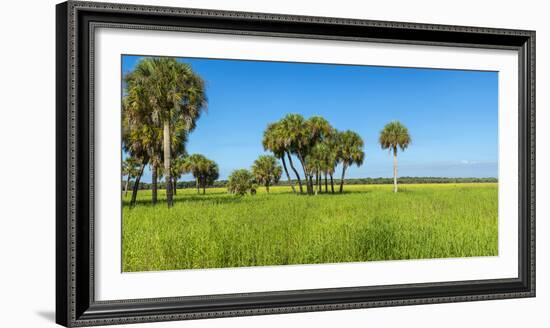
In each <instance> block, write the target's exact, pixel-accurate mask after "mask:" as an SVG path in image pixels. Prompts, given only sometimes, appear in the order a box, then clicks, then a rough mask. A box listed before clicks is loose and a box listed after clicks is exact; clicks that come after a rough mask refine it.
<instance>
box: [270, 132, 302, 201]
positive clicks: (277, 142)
mask: <svg viewBox="0 0 550 328" xmlns="http://www.w3.org/2000/svg"><path fill="white" fill-rule="evenodd" d="M281 127H282V125H281V124H280V123H279V122H277V123H271V124H269V125H268V126H267V128H266V129H265V131H264V136H263V139H262V145H263V146H264V150H269V151H271V152H272V153H273V155H275V157H276V158H278V159H280V160H281V162H282V163H283V169H284V171H285V174H286V178H287V179H288V183H289V184H290V188H292V192H294V193H296V189H295V188H294V184H293V183H292V179H291V178H290V174H288V169H287V167H286V160H285V156H286V155H287V150H286V149H285V146H284V143H283V138H281V136H282V129H281ZM289 156H290V155H289ZM295 173H296V177H297V180H298V183H299V185H300V191H301V190H302V181H300V176H299V175H298V173H297V172H295Z"/></svg>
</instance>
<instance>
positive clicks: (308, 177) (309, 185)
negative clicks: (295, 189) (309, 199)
mask: <svg viewBox="0 0 550 328" xmlns="http://www.w3.org/2000/svg"><path fill="white" fill-rule="evenodd" d="M297 155H298V160H299V161H300V164H302V169H303V170H304V176H305V177H306V189H307V194H308V195H311V194H312V193H313V190H312V182H311V175H310V174H309V172H308V171H307V169H306V162H305V161H304V158H303V156H302V154H301V153H300V152H298V153H297Z"/></svg>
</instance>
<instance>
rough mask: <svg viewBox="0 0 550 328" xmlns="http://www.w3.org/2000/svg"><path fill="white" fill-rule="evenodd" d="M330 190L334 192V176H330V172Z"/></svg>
mask: <svg viewBox="0 0 550 328" xmlns="http://www.w3.org/2000/svg"><path fill="white" fill-rule="evenodd" d="M330 190H331V191H332V193H333V194H334V177H333V176H332V173H331V174H330Z"/></svg>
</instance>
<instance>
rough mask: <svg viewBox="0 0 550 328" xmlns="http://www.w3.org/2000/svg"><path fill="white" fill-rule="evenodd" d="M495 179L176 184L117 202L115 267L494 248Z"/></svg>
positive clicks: (350, 258)
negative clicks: (242, 186) (168, 198)
mask: <svg viewBox="0 0 550 328" xmlns="http://www.w3.org/2000/svg"><path fill="white" fill-rule="evenodd" d="M497 192H498V185H497V184H496V183H483V184H482V183H477V184H466V183H464V184H430V185H428V184H418V185H400V189H399V192H398V193H397V194H394V193H393V192H392V186H391V185H349V186H345V193H344V194H334V195H332V194H319V195H317V196H305V195H301V196H300V195H294V194H292V193H291V192H290V187H272V188H271V193H270V194H266V193H265V189H264V188H259V190H258V194H257V195H255V196H244V197H238V196H234V195H230V194H228V193H227V192H226V190H225V188H219V189H217V188H211V189H207V191H206V195H197V194H196V191H195V190H194V189H179V190H178V191H177V196H176V198H175V204H174V207H173V208H172V209H168V208H167V207H166V204H165V203H164V202H163V200H164V194H163V193H162V191H161V192H159V204H157V205H156V206H152V205H151V204H150V199H151V194H150V191H140V192H139V193H138V205H137V206H135V207H134V208H132V209H131V208H130V207H129V206H128V199H129V197H130V193H128V196H127V197H125V199H124V204H123V225H122V227H123V240H122V246H123V254H122V255H123V256H122V260H123V271H125V272H131V271H150V270H174V269H198V268H225V267H242V266H257V265H281V264H312V263H337V262H363V261H376V260H398V259H421V258H445V257H468V256H495V255H497V254H498V218H497V214H498V196H497Z"/></svg>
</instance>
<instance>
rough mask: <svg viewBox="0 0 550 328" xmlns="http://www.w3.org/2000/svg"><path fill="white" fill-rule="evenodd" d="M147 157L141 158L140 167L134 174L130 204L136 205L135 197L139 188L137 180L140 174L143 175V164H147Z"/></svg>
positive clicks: (139, 178)
mask: <svg viewBox="0 0 550 328" xmlns="http://www.w3.org/2000/svg"><path fill="white" fill-rule="evenodd" d="M147 161H148V160H147V159H143V163H141V168H140V169H139V173H138V175H137V176H136V180H134V186H133V187H132V200H131V201H130V206H134V205H136V198H137V193H138V189H139V181H140V180H141V176H142V175H143V170H144V169H145V165H147Z"/></svg>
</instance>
